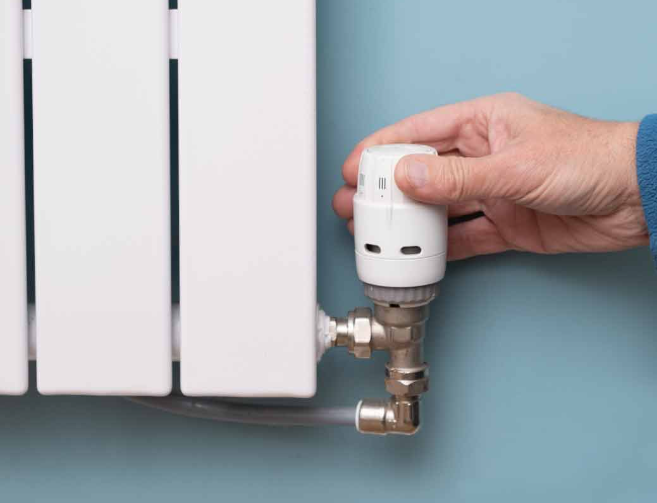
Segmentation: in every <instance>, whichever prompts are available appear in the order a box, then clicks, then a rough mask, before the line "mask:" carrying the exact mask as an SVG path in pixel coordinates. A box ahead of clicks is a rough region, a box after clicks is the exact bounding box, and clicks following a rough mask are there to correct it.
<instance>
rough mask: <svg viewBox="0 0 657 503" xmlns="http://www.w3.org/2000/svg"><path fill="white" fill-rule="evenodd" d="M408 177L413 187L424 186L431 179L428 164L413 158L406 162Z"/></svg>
mask: <svg viewBox="0 0 657 503" xmlns="http://www.w3.org/2000/svg"><path fill="white" fill-rule="evenodd" d="M406 178H408V182H409V183H410V184H411V186H412V187H415V188H416V189H418V188H420V187H423V186H425V185H426V184H427V182H428V181H429V168H428V167H427V165H426V164H424V163H421V162H419V161H416V160H414V159H411V160H409V161H407V162H406Z"/></svg>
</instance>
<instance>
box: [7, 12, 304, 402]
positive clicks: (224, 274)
mask: <svg viewBox="0 0 657 503" xmlns="http://www.w3.org/2000/svg"><path fill="white" fill-rule="evenodd" d="M178 3H179V5H178V8H177V9H176V10H171V11H170V10H169V6H168V2H167V0H139V1H134V0H32V6H31V10H27V11H25V13H23V11H22V7H21V1H20V0H2V4H1V7H0V44H1V49H0V58H1V59H0V61H1V63H0V68H1V69H2V71H3V78H2V79H1V80H2V84H0V86H1V87H0V89H1V90H2V92H1V93H0V160H1V163H0V318H1V319H2V324H1V328H0V394H21V393H24V392H25V391H26V390H27V387H28V366H27V364H28V322H27V319H28V316H27V300H26V299H27V296H26V283H27V279H26V260H25V257H26V231H25V229H26V220H25V207H26V202H25V190H24V179H25V165H24V157H25V156H24V150H25V144H24V134H23V131H24V118H23V106H24V96H23V57H24V56H25V57H30V58H31V59H32V68H33V74H32V75H33V107H34V113H33V125H34V143H33V145H34V208H35V236H34V237H35V260H36V274H35V284H36V315H35V323H36V367H37V383H36V385H37V387H38V390H39V392H41V393H44V394H85V395H154V396H156V395H165V394H168V393H169V392H170V391H171V388H172V384H173V383H172V336H173V330H172V305H171V288H172V285H171V235H170V226H171V215H172V201H171V200H170V189H171V187H170V169H171V159H170V154H169V152H170V147H171V144H170V142H171V138H172V137H173V138H174V139H175V138H176V135H175V134H174V135H173V136H172V134H171V128H170V123H171V121H170V117H169V97H170V93H171V91H172V89H170V83H169V82H170V79H169V77H170V75H169V72H170V66H169V59H170V58H176V59H179V61H178V72H179V73H178V75H179V100H178V110H179V117H180V120H179V134H180V143H179V152H180V156H179V159H180V163H179V178H180V184H179V211H180V280H181V288H180V290H181V295H180V334H179V335H180V368H181V371H180V374H181V383H180V385H181V388H182V391H183V393H185V394H187V395H194V396H243V397H258V396H292V397H307V396H312V395H313V394H314V393H315V388H316V382H315V381H316V369H315V367H316V354H315V351H316V349H315V319H316V316H315V314H316V284H315V283H316V280H315V278H316V273H315V270H316V244H315V243H316V228H315V225H316V224H315V221H316V186H315V178H316V172H315V171H316V169H315V164H316V160H315V158H316V154H315V150H316V148H315V115H316V112H315V3H314V0H285V1H280V2H272V1H271V0H239V1H231V2H228V1H225V0H180V1H179V2H178ZM254 306H257V307H254ZM275 321H276V322H277V323H274V322H275ZM272 327H278V328H276V329H273V328H272Z"/></svg>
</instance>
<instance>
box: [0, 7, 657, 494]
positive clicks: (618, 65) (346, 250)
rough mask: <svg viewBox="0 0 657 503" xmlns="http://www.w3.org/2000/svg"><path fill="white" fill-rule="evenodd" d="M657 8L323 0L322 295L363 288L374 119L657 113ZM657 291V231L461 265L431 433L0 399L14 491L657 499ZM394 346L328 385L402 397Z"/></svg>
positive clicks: (433, 342)
mask: <svg viewBox="0 0 657 503" xmlns="http://www.w3.org/2000/svg"><path fill="white" fill-rule="evenodd" d="M655 19H657V4H656V3H655V2H654V1H652V0H645V1H641V0H626V1H624V2H618V1H605V0H578V1H577V0H571V1H566V0H551V1H549V2H546V1H540V2H539V1H531V0H529V1H528V0H498V1H495V2H489V1H484V0H478V1H477V0H470V1H465V0H464V1H455V0H452V1H449V2H448V1H437V0H397V1H394V0H319V5H318V37H319V39H318V42H319V44H318V76H319V202H320V211H319V230H320V238H319V249H320V275H319V295H320V300H321V301H322V303H323V304H324V307H325V308H326V309H327V310H328V311H329V312H330V313H335V314H341V313H344V312H345V311H346V310H347V309H349V308H351V307H353V306H354V305H356V304H361V303H363V302H364V298H363V296H362V295H361V286H360V284H359V282H358V281H357V279H356V275H355V269H354V264H353V256H352V241H351V237H350V236H349V235H348V234H347V232H346V230H345V229H344V227H343V225H342V224H341V223H340V222H338V220H337V219H336V218H335V217H334V215H333V214H332V212H331V210H330V200H331V195H332V193H333V191H334V190H335V189H337V188H338V187H339V186H340V185H341V177H340V166H341V163H342V160H343V159H344V157H345V156H346V155H347V153H348V152H349V150H350V149H351V147H352V146H353V144H354V143H355V142H356V141H357V140H359V139H360V138H361V137H362V136H364V135H365V134H367V133H369V132H371V131H372V130H374V129H376V128H378V127H380V126H383V125H385V124H388V123H390V122H392V121H395V120H397V119H400V118H402V117H404V116H406V115H408V114H410V113H413V112H418V111H421V110H424V109H427V108H430V107H433V106H436V105H439V104H441V103H448V102H452V101H456V100H463V99H467V98H472V97H475V96H479V95H483V94H490V93H494V92H498V91H504V90H514V91H520V92H522V93H524V94H527V95H528V96H530V97H532V98H534V99H537V100H540V101H543V102H547V103H550V104H553V105H556V106H559V107H562V108H566V109H569V110H572V111H574V112H577V113H581V114H586V115H591V116H595V117H600V118H607V119H632V120H636V119H639V118H640V117H641V116H642V115H644V114H646V113H648V112H657V65H655V57H656V56H655V47H657V32H656V31H655V28H654V26H655V25H654V23H655ZM284 224H285V223H284V222H281V225H284ZM656 303H657V276H656V275H655V274H654V273H653V269H652V264H651V260H650V257H649V255H648V252H647V250H637V251H632V252H628V253H623V254H616V255H596V256H593V255H580V256H559V257H531V256H527V255H519V254H506V255H503V256H498V257H487V258H479V259H474V260H469V261H466V262H463V263H458V264H452V265H450V266H449V269H448V273H447V277H446V279H445V281H444V282H443V288H442V295H441V297H440V298H439V299H438V301H437V302H436V303H435V307H434V310H433V317H432V320H431V326H430V330H429V337H428V351H427V353H428V356H427V358H428V360H429V361H430V363H431V364H432V379H433V380H432V390H431V392H430V393H429V394H428V396H427V398H426V400H425V403H424V405H425V414H424V421H425V423H424V428H423V430H422V431H421V432H420V434H419V435H418V436H417V437H414V438H385V439H382V438H373V437H362V436H359V435H358V434H356V433H355V432H353V431H351V430H350V429H319V430H304V429H294V430H280V429H266V428H254V427H240V426H235V425H220V424H214V423H209V422H202V421H192V420H185V419H181V418H177V417H172V416H168V415H165V414H161V413H158V412H154V411H150V410H146V409H142V408H139V407H138V406H135V405H132V404H129V403H126V402H124V401H122V400H120V399H114V398H69V397H63V398H54V397H39V396H37V395H36V394H35V393H31V394H30V395H29V396H27V397H22V398H7V397H5V398H0V501H3V502H4V501H8V502H9V501H11V502H23V501H24V502H31V501H37V500H41V499H43V500H48V501H51V502H57V501H62V502H64V501H65V502H77V501H80V502H87V501H107V502H115V501H124V500H127V501H131V500H137V499H139V500H140V501H156V502H158V503H165V502H174V501H175V502H180V501H185V502H188V501H189V502H191V501H231V502H232V501H236V502H238V501H254V500H258V499H263V500H264V499H268V500H273V501H314V502H334V501H336V500H338V499H344V500H347V501H349V500H355V499H358V500H369V499H372V500H377V501H379V502H381V503H383V502H387V501H391V502H392V501H420V500H422V501H427V500H428V501H449V502H463V503H470V502H475V501H487V502H490V501H494V502H498V501H499V502H504V503H513V502H518V503H520V502H522V503H524V502H526V501H532V502H554V501H563V502H577V503H582V502H588V501H591V502H593V501H595V502H623V503H626V502H653V501H655V498H656V497H657V477H656V476H655V473H657V398H656V397H657V328H656V327H657V309H655V305H656ZM281 335H284V334H281ZM383 361H384V359H383V357H379V358H378V359H377V360H375V361H371V362H362V361H361V362H356V361H353V360H352V359H351V358H350V357H348V356H346V355H345V354H343V353H341V352H339V351H336V352H335V353H333V354H329V355H327V356H326V357H325V360H324V361H323V362H322V364H321V368H320V383H321V389H320V392H319V394H318V397H317V399H316V400H315V401H316V403H322V404H351V403H355V402H356V401H357V400H358V399H359V398H361V397H363V396H373V397H376V396H383V389H382V383H381V373H382V363H383ZM117 371H120V369H119V368H117Z"/></svg>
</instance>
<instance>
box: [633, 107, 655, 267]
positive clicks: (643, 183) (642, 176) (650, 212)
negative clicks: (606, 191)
mask: <svg viewBox="0 0 657 503" xmlns="http://www.w3.org/2000/svg"><path fill="white" fill-rule="evenodd" d="M636 170H637V175H638V179H639V190H640V191H641V202H642V203H643V211H644V213H645V216H646V223H647V224H648V232H649V233H650V251H651V252H652V257H653V259H654V260H655V266H656V267H657V114H654V115H648V116H647V117H645V118H644V119H643V120H642V121H641V125H640V126H639V134H638V136H637V140H636Z"/></svg>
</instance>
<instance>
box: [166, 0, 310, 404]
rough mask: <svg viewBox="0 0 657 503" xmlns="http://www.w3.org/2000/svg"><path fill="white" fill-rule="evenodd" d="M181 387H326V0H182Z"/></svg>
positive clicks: (254, 392) (260, 392) (198, 391)
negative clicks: (320, 43)
mask: <svg viewBox="0 0 657 503" xmlns="http://www.w3.org/2000/svg"><path fill="white" fill-rule="evenodd" d="M179 17H180V36H181V38H180V40H181V47H180V62H179V72H180V73H179V75H180V135H181V145H180V147H181V149H180V218H181V235H180V241H181V250H180V252H181V260H180V267H181V324H182V332H181V386H182V390H183V392H184V393H185V394H187V395H216V396H295V397H306V396H311V395H313V394H314V393H315V387H316V361H315V359H316V357H315V341H314V333H315V309H316V245H315V242H316V148H315V4H314V1H313V0H290V1H285V2H272V1H271V0H243V1H240V2H225V1H216V0H180V1H179Z"/></svg>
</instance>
